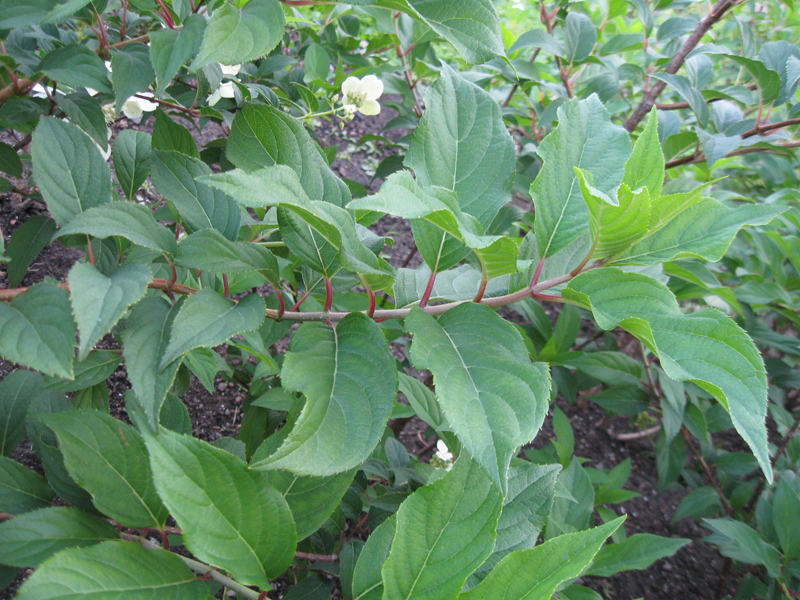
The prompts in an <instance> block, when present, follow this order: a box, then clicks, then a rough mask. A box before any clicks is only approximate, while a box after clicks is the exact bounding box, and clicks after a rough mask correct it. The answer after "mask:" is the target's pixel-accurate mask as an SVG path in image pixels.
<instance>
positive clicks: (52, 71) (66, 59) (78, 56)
mask: <svg viewBox="0 0 800 600" xmlns="http://www.w3.org/2000/svg"><path fill="white" fill-rule="evenodd" d="M37 70H38V71H41V72H43V73H44V74H45V75H47V76H48V77H49V78H50V79H52V80H54V81H57V82H58V83H63V84H64V85H68V86H69V87H73V88H74V87H88V88H92V89H95V90H99V91H101V92H105V93H107V94H110V93H111V82H110V81H109V80H108V76H109V72H108V69H106V66H105V65H104V64H103V61H102V60H101V59H100V57H99V56H97V53H96V52H94V51H92V50H90V49H89V48H88V47H86V46H83V45H81V44H70V45H69V46H64V47H63V48H58V49H57V50H53V51H52V52H49V53H48V54H47V55H46V56H45V57H44V58H43V59H42V62H40V63H39V66H38V68H37Z"/></svg>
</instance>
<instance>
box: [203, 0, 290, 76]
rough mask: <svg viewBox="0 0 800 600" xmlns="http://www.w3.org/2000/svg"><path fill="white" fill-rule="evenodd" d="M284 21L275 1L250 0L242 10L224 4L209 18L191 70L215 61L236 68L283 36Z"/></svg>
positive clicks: (270, 48) (257, 55)
mask: <svg viewBox="0 0 800 600" xmlns="http://www.w3.org/2000/svg"><path fill="white" fill-rule="evenodd" d="M284 22H285V19H284V16H283V8H282V6H281V4H280V2H278V0H250V1H249V2H247V3H246V4H244V6H243V7H242V8H237V6H235V5H233V4H229V3H227V2H226V3H225V4H223V5H222V6H221V7H219V8H217V9H216V10H215V11H214V14H213V15H212V16H211V20H210V21H209V23H208V27H206V30H205V33H204V35H203V44H202V45H201V46H200V52H199V53H198V54H197V57H195V59H194V61H193V62H192V66H191V70H192V71H196V70H198V69H199V68H201V67H203V66H205V65H207V64H209V63H215V62H217V63H222V64H224V65H238V64H240V63H245V62H249V61H251V60H253V59H255V58H259V57H261V56H264V55H265V54H267V53H268V52H269V51H270V50H272V49H273V48H274V47H275V46H276V45H277V44H278V42H279V41H280V39H281V37H282V36H283V30H284Z"/></svg>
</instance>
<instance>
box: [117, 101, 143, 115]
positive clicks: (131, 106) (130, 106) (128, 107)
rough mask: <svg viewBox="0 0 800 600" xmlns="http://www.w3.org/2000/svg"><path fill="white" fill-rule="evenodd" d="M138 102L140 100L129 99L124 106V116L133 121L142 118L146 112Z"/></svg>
mask: <svg viewBox="0 0 800 600" xmlns="http://www.w3.org/2000/svg"><path fill="white" fill-rule="evenodd" d="M137 100H138V98H129V99H128V100H126V101H125V103H124V104H123V105H122V114H123V115H125V116H126V117H128V118H129V119H131V120H133V119H139V118H141V116H142V113H143V112H144V110H143V109H142V105H141V104H139V102H137Z"/></svg>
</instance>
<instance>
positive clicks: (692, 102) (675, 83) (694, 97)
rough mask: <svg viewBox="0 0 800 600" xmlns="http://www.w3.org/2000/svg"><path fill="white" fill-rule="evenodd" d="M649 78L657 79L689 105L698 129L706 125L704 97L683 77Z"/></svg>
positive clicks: (655, 76)
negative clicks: (695, 118)
mask: <svg viewBox="0 0 800 600" xmlns="http://www.w3.org/2000/svg"><path fill="white" fill-rule="evenodd" d="M651 77H654V78H655V79H659V80H661V81H663V82H664V83H666V84H667V85H668V86H670V87H671V88H672V89H674V90H675V91H676V92H678V95H679V96H680V97H681V98H683V100H684V101H685V102H686V103H687V104H688V105H689V107H690V108H691V109H692V111H693V112H694V114H695V116H696V117H697V123H698V124H699V125H700V127H706V125H708V117H709V108H708V103H707V102H706V99H705V97H704V96H703V94H702V93H701V92H700V90H698V89H697V88H695V87H692V84H691V82H690V81H689V80H688V79H686V77H684V76H683V75H671V74H669V73H651Z"/></svg>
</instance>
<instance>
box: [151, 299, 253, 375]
mask: <svg viewBox="0 0 800 600" xmlns="http://www.w3.org/2000/svg"><path fill="white" fill-rule="evenodd" d="M266 308H267V307H266V306H265V305H264V300H262V299H261V297H260V296H258V295H256V294H249V295H247V296H245V297H244V298H242V299H241V300H239V301H238V302H234V301H233V300H228V299H227V298H223V297H222V296H220V295H219V294H218V293H217V292H215V291H214V290H212V289H208V288H206V289H203V290H200V291H199V292H197V293H196V294H194V295H192V296H190V297H189V298H187V299H186V301H185V302H184V303H183V306H181V309H180V311H179V312H178V315H177V316H176V317H175V320H174V321H173V322H172V330H171V332H170V337H169V345H168V346H167V349H166V350H165V351H164V356H163V357H162V358H161V362H160V363H159V370H161V369H164V368H165V367H167V365H169V363H171V362H172V361H173V360H175V359H176V358H178V357H179V356H181V355H183V354H186V353H187V352H188V351H189V350H193V349H194V348H211V347H213V346H219V345H220V344H223V343H225V342H226V341H227V340H228V339H230V338H231V337H232V336H234V335H236V334H237V333H242V332H243V331H253V330H255V329H258V328H259V326H260V325H261V323H262V322H263V321H264V316H265V314H266Z"/></svg>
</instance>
